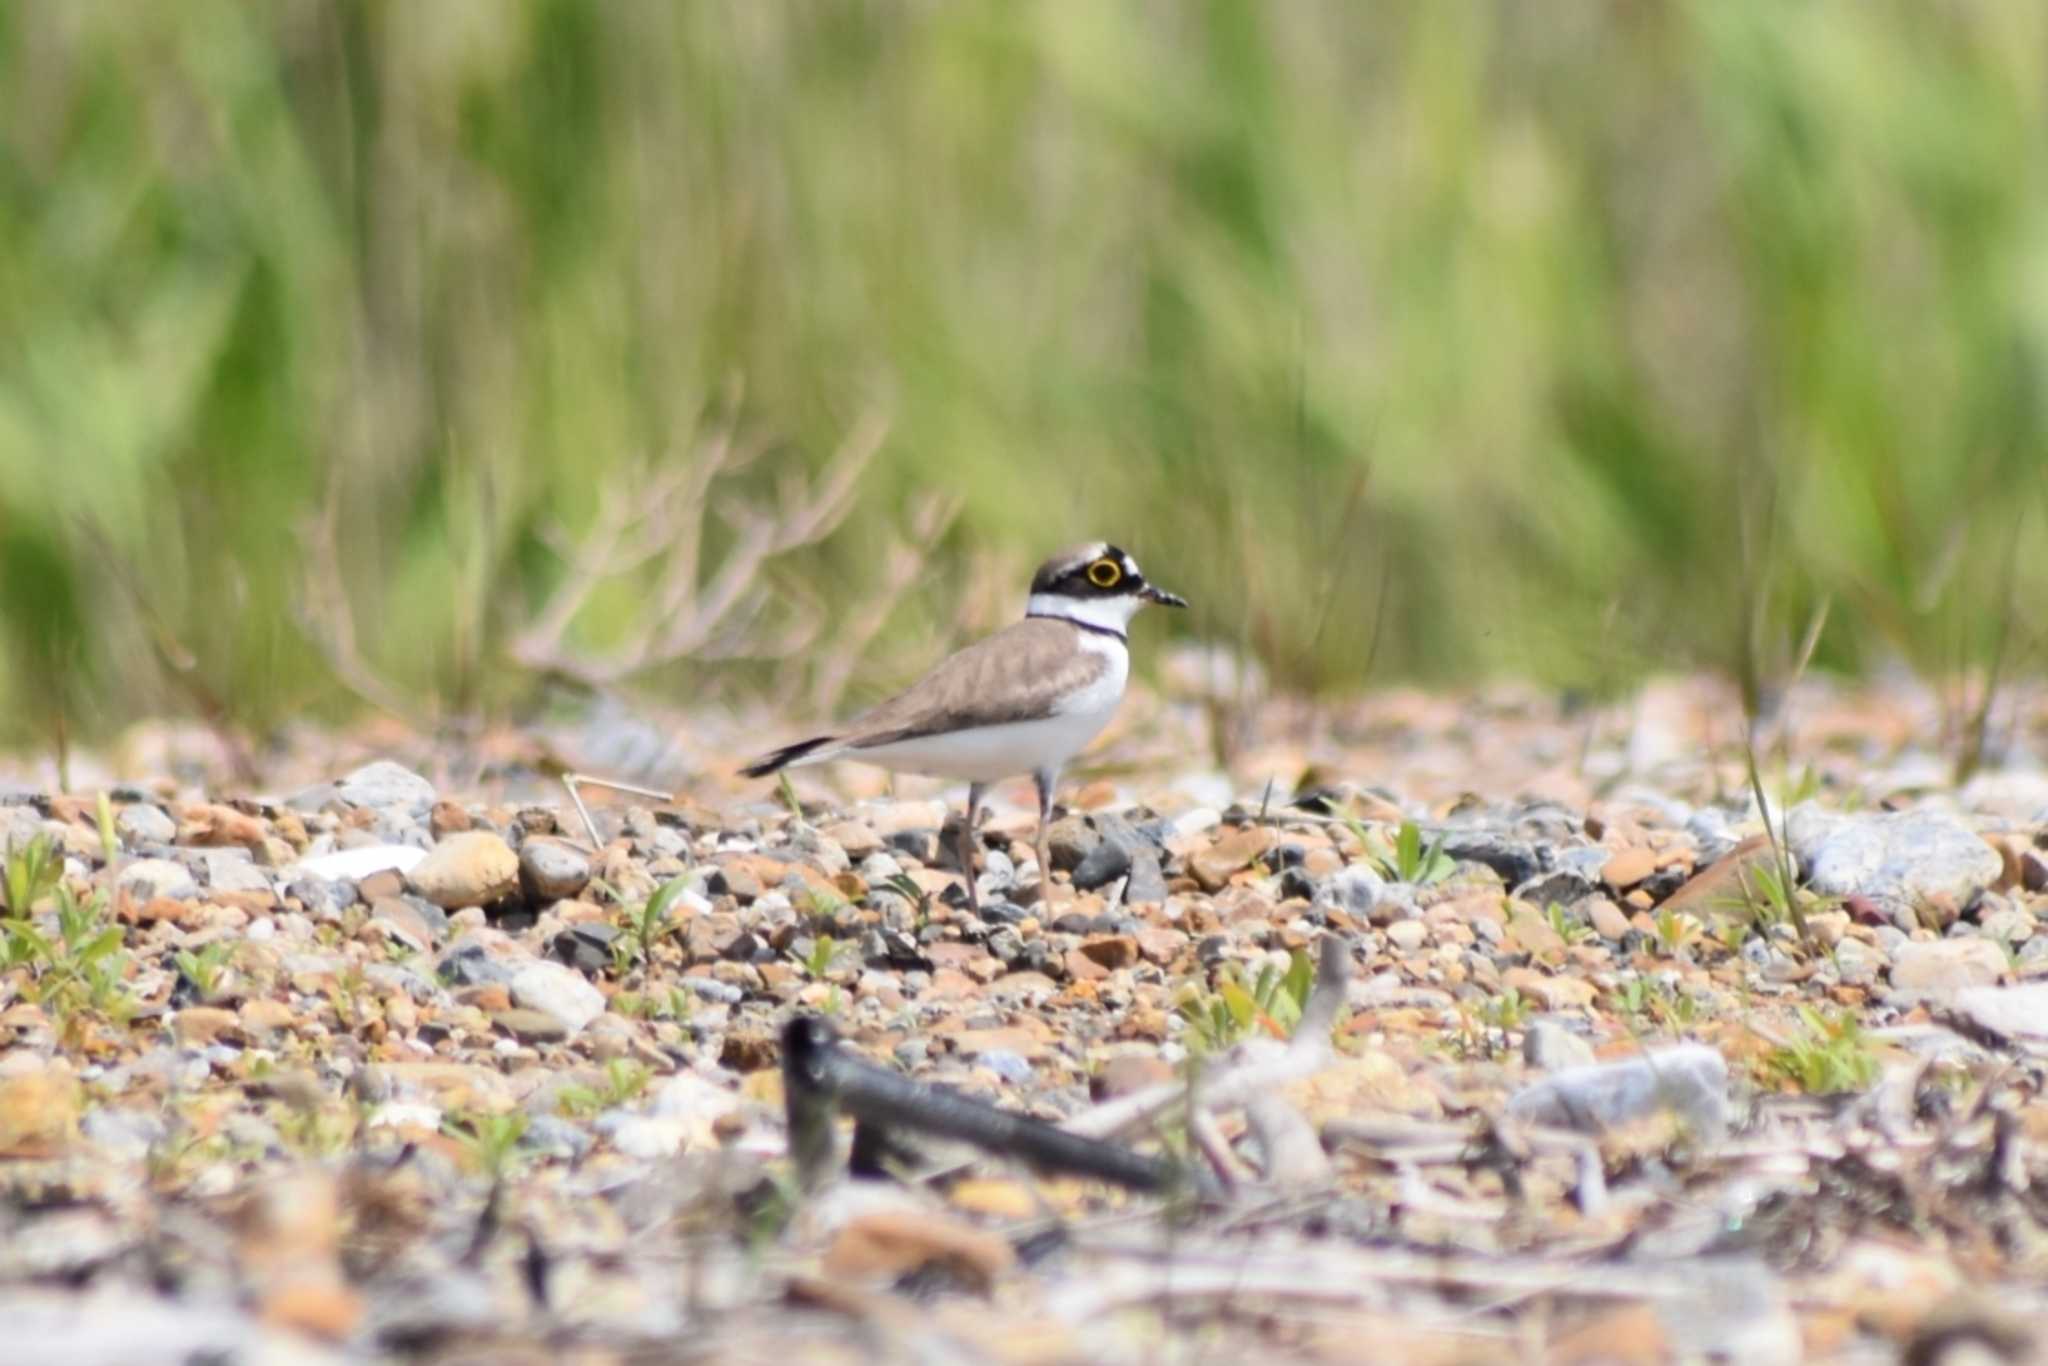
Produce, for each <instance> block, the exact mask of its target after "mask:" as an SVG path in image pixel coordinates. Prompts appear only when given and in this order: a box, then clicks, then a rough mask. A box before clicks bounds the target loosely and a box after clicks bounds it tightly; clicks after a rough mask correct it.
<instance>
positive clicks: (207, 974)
mask: <svg viewBox="0 0 2048 1366" xmlns="http://www.w3.org/2000/svg"><path fill="white" fill-rule="evenodd" d="M234 953H235V949H234V945H232V944H229V943H226V942H225V941H222V940H215V941H214V942H213V943H211V944H208V945H206V946H205V947H204V948H202V949H200V950H199V952H197V953H194V952H192V951H191V950H189V949H180V950H178V952H177V955H176V957H175V960H174V961H175V962H176V963H177V965H178V974H179V975H180V976H181V977H183V978H184V979H185V980H186V981H188V982H190V983H191V984H192V990H194V991H195V992H197V993H199V999H200V1000H202V1001H211V1000H212V999H213V998H214V997H215V996H216V995H218V994H219V992H220V988H221V978H222V974H223V973H224V972H225V970H226V968H227V965H228V960H229V959H230V958H232V957H234Z"/></svg>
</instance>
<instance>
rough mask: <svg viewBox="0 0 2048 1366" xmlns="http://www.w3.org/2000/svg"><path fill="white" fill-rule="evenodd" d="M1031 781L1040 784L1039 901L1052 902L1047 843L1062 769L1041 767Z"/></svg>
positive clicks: (1049, 859)
mask: <svg viewBox="0 0 2048 1366" xmlns="http://www.w3.org/2000/svg"><path fill="white" fill-rule="evenodd" d="M1031 781H1032V782H1033V783H1035V784H1037V786H1038V842H1037V844H1036V845H1035V846H1034V850H1035V852H1036V853H1037V855H1038V903H1039V905H1041V906H1050V905H1051V904H1052V849H1051V846H1050V845H1048V844H1047V843H1046V840H1047V837H1048V835H1049V834H1050V831H1051V827H1052V794H1053V789H1054V788H1056V787H1057V786H1059V781H1060V771H1059V770H1058V769H1056V768H1041V769H1039V770H1038V771H1037V772H1036V773H1033V774H1032V775H1031Z"/></svg>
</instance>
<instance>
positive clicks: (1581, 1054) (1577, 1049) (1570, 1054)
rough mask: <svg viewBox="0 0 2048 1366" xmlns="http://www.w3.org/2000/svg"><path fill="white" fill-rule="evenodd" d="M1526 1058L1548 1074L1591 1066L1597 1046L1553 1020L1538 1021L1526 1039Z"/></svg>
mask: <svg viewBox="0 0 2048 1366" xmlns="http://www.w3.org/2000/svg"><path fill="white" fill-rule="evenodd" d="M1522 1059H1523V1061H1525V1062H1527V1063H1528V1064H1529V1066H1531V1067H1534V1068H1537V1069H1539V1070H1541V1071H1544V1072H1561V1071H1563V1070H1564V1069H1566V1068H1569V1067H1591V1066H1592V1065H1593V1063H1594V1058H1593V1045H1591V1044H1589V1043H1587V1042H1586V1041H1585V1040H1584V1039H1582V1038H1580V1037H1579V1036H1578V1035H1576V1034H1574V1033H1572V1032H1571V1031H1570V1030H1568V1029H1566V1028H1565V1027H1564V1026H1563V1025H1559V1024H1553V1023H1551V1022H1550V1021H1549V1020H1537V1021H1535V1022H1534V1023H1533V1024H1531V1025H1530V1026H1529V1032H1528V1033H1526V1034H1524V1035H1523V1036H1522Z"/></svg>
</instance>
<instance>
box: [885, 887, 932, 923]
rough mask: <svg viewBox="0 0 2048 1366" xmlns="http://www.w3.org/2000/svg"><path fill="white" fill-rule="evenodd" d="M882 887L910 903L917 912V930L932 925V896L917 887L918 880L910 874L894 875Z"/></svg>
mask: <svg viewBox="0 0 2048 1366" xmlns="http://www.w3.org/2000/svg"><path fill="white" fill-rule="evenodd" d="M882 885H883V886H884V887H887V888H888V889H889V890H890V891H892V892H894V893H896V895H898V896H900V897H902V898H903V899H904V900H905V901H908V902H909V903H910V904H911V906H912V907H914V908H915V910H916V915H917V928H919V929H920V930H921V929H923V928H924V927H925V926H926V925H929V924H930V923H931V919H932V894H931V893H930V892H927V891H926V890H925V889H924V888H922V887H920V886H918V885H917V879H916V878H914V877H912V876H911V875H910V874H908V873H893V874H891V875H890V876H889V878H888V880H887V881H885V882H883V883H882Z"/></svg>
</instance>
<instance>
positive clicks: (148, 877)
mask: <svg viewBox="0 0 2048 1366" xmlns="http://www.w3.org/2000/svg"><path fill="white" fill-rule="evenodd" d="M115 886H116V888H117V889H118V890H120V891H123V892H126V893H127V894H128V895H129V896H131V897H134V898H135V899H136V900H137V901H148V900H150V899H151V898H153V897H160V896H163V897H169V898H171V899H172V900H173V901H194V900H197V899H198V896H199V884H198V882H196V881H195V880H194V879H193V877H192V870H191V869H189V868H187V867H186V866H185V865H184V864H182V863H176V862H173V861H172V860H170V859H165V858H143V859H137V860H135V862H133V863H131V864H129V865H128V866H127V867H126V868H123V869H122V870H121V876H120V878H119V880H118V881H117V882H116V883H115Z"/></svg>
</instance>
